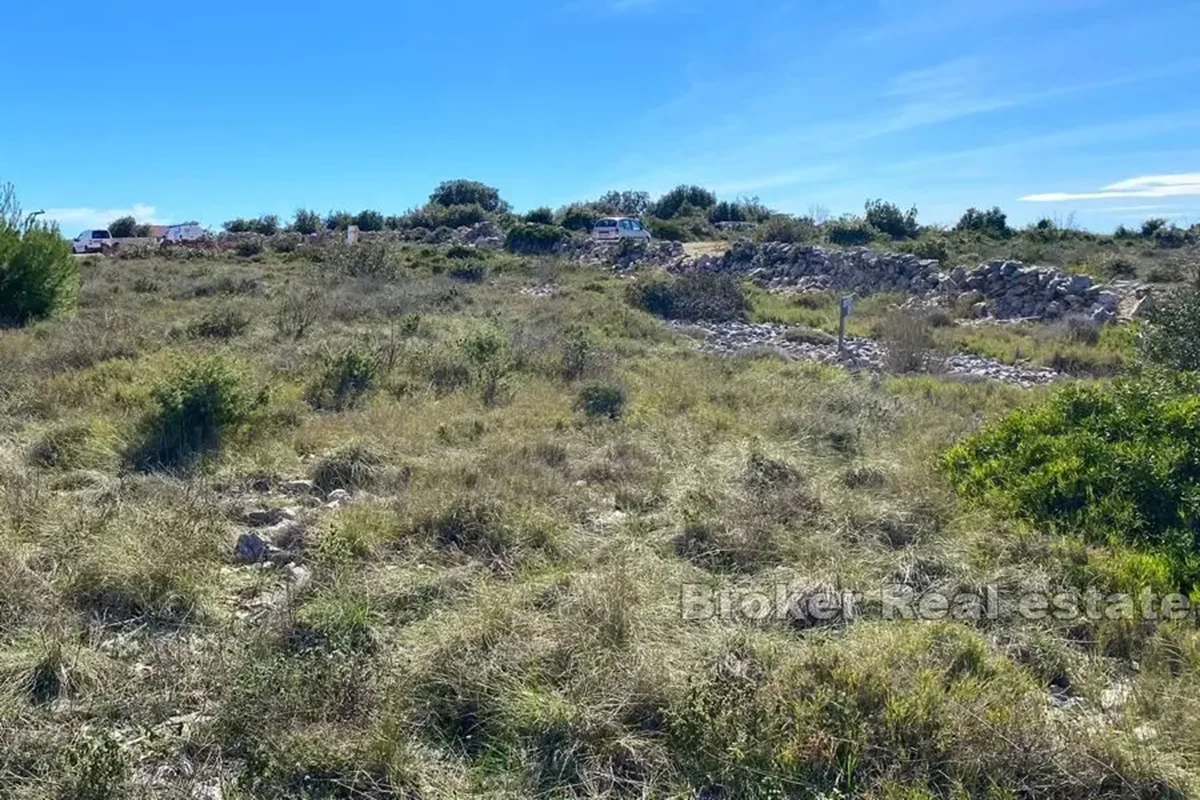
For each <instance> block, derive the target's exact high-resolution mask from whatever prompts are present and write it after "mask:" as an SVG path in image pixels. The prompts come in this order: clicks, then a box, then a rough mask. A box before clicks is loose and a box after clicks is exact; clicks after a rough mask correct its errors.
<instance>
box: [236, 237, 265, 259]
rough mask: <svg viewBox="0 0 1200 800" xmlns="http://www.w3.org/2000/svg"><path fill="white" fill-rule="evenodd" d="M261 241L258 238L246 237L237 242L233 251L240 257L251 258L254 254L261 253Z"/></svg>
mask: <svg viewBox="0 0 1200 800" xmlns="http://www.w3.org/2000/svg"><path fill="white" fill-rule="evenodd" d="M262 251H263V243H262V242H261V241H260V240H258V239H247V240H246V241H244V242H238V243H237V244H236V245H235V246H234V248H233V252H235V253H237V254H238V255H239V256H241V257H242V258H253V257H254V256H258V255H262Z"/></svg>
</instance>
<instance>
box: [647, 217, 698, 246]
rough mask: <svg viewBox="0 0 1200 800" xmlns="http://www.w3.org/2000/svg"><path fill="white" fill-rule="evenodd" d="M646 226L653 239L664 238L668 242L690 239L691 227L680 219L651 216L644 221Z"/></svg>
mask: <svg viewBox="0 0 1200 800" xmlns="http://www.w3.org/2000/svg"><path fill="white" fill-rule="evenodd" d="M646 227H647V228H648V229H649V230H650V235H651V236H653V237H654V238H655V239H664V240H666V241H668V242H690V241H691V240H692V229H691V227H690V226H689V225H688V224H687V223H686V222H684V221H682V220H677V219H654V218H653V217H652V218H650V219H649V220H647V221H646Z"/></svg>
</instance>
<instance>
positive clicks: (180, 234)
mask: <svg viewBox="0 0 1200 800" xmlns="http://www.w3.org/2000/svg"><path fill="white" fill-rule="evenodd" d="M203 238H204V228H201V227H200V223H198V222H184V223H182V224H179V225H168V226H167V232H166V233H165V234H163V241H165V242H194V241H196V240H197V239H203Z"/></svg>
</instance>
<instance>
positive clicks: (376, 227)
mask: <svg viewBox="0 0 1200 800" xmlns="http://www.w3.org/2000/svg"><path fill="white" fill-rule="evenodd" d="M354 224H355V225H357V226H358V229H359V230H360V231H381V230H383V227H384V219H383V214H380V213H379V212H378V211H369V210H363V211H360V212H358V213H357V214H356V215H355V216H354Z"/></svg>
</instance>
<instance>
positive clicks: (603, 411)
mask: <svg viewBox="0 0 1200 800" xmlns="http://www.w3.org/2000/svg"><path fill="white" fill-rule="evenodd" d="M575 408H576V409H578V410H580V411H582V412H583V413H584V414H587V415H588V416H589V417H593V418H596V417H607V418H608V419H620V418H621V414H623V413H624V412H625V390H624V389H623V388H621V387H620V386H615V385H613V384H597V385H595V386H587V387H584V389H583V391H581V392H580V393H579V396H578V397H577V398H576V399H575Z"/></svg>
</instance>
